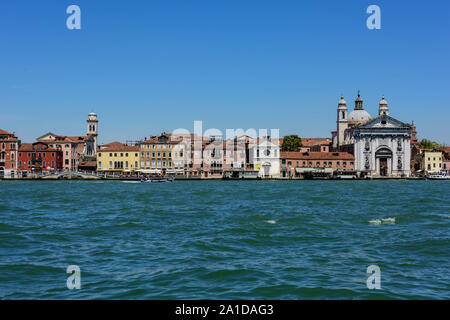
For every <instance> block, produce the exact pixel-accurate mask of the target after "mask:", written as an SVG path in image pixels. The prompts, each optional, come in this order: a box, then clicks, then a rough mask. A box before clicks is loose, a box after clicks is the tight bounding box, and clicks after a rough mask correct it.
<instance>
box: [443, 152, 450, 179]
mask: <svg viewBox="0 0 450 320" xmlns="http://www.w3.org/2000/svg"><path fill="white" fill-rule="evenodd" d="M442 155H443V158H442V170H444V171H447V173H448V174H450V154H449V153H446V152H444V153H442Z"/></svg>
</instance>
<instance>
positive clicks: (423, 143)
mask: <svg viewBox="0 0 450 320" xmlns="http://www.w3.org/2000/svg"><path fill="white" fill-rule="evenodd" d="M419 148H422V149H432V150H437V151H444V150H445V145H444V144H439V143H436V142H434V141H431V140H428V139H422V140H420V142H419Z"/></svg>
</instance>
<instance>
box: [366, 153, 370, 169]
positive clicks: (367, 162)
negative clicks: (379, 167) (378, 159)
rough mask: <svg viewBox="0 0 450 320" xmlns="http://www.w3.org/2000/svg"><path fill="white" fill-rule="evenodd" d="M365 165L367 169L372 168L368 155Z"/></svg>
mask: <svg viewBox="0 0 450 320" xmlns="http://www.w3.org/2000/svg"><path fill="white" fill-rule="evenodd" d="M365 167H366V169H370V164H369V157H368V156H366V163H365Z"/></svg>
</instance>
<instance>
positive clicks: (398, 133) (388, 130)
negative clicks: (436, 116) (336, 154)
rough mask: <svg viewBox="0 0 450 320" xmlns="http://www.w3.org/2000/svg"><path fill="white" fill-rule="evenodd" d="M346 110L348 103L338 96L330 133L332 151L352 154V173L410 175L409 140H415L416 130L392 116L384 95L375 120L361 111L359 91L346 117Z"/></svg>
mask: <svg viewBox="0 0 450 320" xmlns="http://www.w3.org/2000/svg"><path fill="white" fill-rule="evenodd" d="M347 111H348V110H347V103H346V102H345V100H344V98H343V97H342V96H341V99H340V100H339V102H338V108H337V128H336V130H334V131H332V141H333V142H332V148H333V150H335V151H340V152H349V153H352V154H354V156H355V170H356V171H357V172H358V173H359V174H360V175H368V176H372V177H376V176H386V177H404V176H410V174H411V161H410V159H411V144H410V143H411V138H412V137H413V138H414V139H416V132H415V127H413V126H412V125H410V124H407V123H404V122H401V121H399V120H397V119H395V118H393V117H391V116H390V115H389V108H388V103H387V101H386V100H385V98H384V96H383V97H382V99H381V101H380V103H379V106H378V116H376V117H374V118H372V117H371V116H370V114H369V113H368V112H367V111H366V110H365V109H364V103H363V100H362V98H361V95H360V93H359V92H358V96H357V98H356V99H355V107H354V110H353V111H352V112H350V113H349V114H348V115H347ZM413 129H414V130H413ZM414 141H416V140H414Z"/></svg>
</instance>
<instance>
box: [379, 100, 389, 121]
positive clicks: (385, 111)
mask: <svg viewBox="0 0 450 320" xmlns="http://www.w3.org/2000/svg"><path fill="white" fill-rule="evenodd" d="M378 115H379V116H381V115H386V116H388V115H389V108H388V104H387V101H386V100H384V96H383V98H382V99H381V101H380V105H379V106H378Z"/></svg>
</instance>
